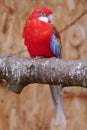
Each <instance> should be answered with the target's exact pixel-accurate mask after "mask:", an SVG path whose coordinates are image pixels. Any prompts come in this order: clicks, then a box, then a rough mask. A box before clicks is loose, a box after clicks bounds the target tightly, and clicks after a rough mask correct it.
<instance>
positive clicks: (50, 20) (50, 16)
mask: <svg viewBox="0 0 87 130" xmlns="http://www.w3.org/2000/svg"><path fill="white" fill-rule="evenodd" d="M48 20H49V23H52V20H53V15H52V14H50V15H48Z"/></svg>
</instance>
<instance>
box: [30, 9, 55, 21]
mask: <svg viewBox="0 0 87 130" xmlns="http://www.w3.org/2000/svg"><path fill="white" fill-rule="evenodd" d="M52 17H53V15H52V11H51V10H50V9H48V8H46V7H41V8H37V9H35V10H34V11H33V12H32V13H31V15H30V17H29V20H34V19H38V20H40V21H43V22H46V23H51V22H52Z"/></svg>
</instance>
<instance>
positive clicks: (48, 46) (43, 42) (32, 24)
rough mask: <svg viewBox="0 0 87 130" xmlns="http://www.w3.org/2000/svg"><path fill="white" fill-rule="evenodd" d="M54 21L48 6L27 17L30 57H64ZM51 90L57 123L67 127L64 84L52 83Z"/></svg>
mask: <svg viewBox="0 0 87 130" xmlns="http://www.w3.org/2000/svg"><path fill="white" fill-rule="evenodd" d="M52 21H53V12H52V10H51V9H49V8H47V7H39V8H36V9H35V10H33V11H32V13H31V15H30V16H29V17H28V18H27V20H26V23H25V25H24V28H23V38H24V44H25V46H26V47H27V50H28V52H29V54H30V57H32V58H35V57H45V58H51V57H56V58H59V59H62V44H61V36H60V33H59V31H58V30H57V29H56V27H55V26H54V25H53V22H52ZM50 91H51V95H52V99H53V104H54V111H55V118H54V120H55V124H56V125H62V126H63V127H64V128H66V118H65V112H64V101H63V90H62V85H61V84H59V85H58V86H56V85H50Z"/></svg>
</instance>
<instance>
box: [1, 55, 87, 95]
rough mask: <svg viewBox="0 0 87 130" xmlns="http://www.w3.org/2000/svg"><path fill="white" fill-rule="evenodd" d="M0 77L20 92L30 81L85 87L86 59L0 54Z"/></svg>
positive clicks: (9, 87)
mask: <svg viewBox="0 0 87 130" xmlns="http://www.w3.org/2000/svg"><path fill="white" fill-rule="evenodd" d="M0 79H4V80H6V81H7V83H8V86H7V88H8V90H10V91H12V92H15V93H20V92H21V91H22V89H23V88H24V87H25V86H26V85H28V84H30V83H42V84H50V85H59V84H62V85H63V87H66V86H83V87H85V88H86V87H87V61H82V60H59V59H57V58H40V57H39V58H18V57H14V56H7V57H6V56H0Z"/></svg>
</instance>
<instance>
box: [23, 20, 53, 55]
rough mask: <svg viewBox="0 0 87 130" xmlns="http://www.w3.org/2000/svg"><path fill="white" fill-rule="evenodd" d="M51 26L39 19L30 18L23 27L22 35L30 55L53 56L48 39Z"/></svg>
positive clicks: (50, 35)
mask: <svg viewBox="0 0 87 130" xmlns="http://www.w3.org/2000/svg"><path fill="white" fill-rule="evenodd" d="M52 34H53V26H52V24H50V23H45V22H42V21H39V20H31V21H30V22H28V23H27V24H26V25H25V27H24V32H23V37H24V39H25V45H26V46H27V48H28V51H29V53H30V55H31V57H36V56H44V57H53V56H54V54H53V53H52V52H51V50H50V41H51V37H52Z"/></svg>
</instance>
